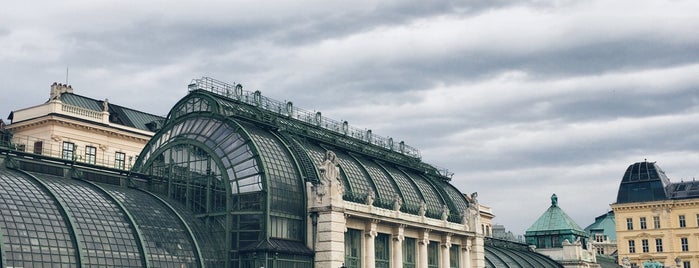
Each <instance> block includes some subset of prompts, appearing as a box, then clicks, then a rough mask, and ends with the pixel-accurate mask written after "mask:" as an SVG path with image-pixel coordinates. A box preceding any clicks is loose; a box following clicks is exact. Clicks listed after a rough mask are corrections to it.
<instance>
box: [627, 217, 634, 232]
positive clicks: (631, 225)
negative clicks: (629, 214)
mask: <svg viewBox="0 0 699 268" xmlns="http://www.w3.org/2000/svg"><path fill="white" fill-rule="evenodd" d="M626 230H633V219H632V218H626Z"/></svg>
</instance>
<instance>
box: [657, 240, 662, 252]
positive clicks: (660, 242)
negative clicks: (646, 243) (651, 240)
mask: <svg viewBox="0 0 699 268" xmlns="http://www.w3.org/2000/svg"><path fill="white" fill-rule="evenodd" d="M655 252H663V239H662V238H656V239H655Z"/></svg>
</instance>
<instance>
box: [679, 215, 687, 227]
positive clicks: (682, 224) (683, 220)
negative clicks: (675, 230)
mask: <svg viewBox="0 0 699 268" xmlns="http://www.w3.org/2000/svg"><path fill="white" fill-rule="evenodd" d="M684 227H687V222H686V221H685V219H684V215H680V228H684Z"/></svg>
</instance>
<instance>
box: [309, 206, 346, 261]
mask: <svg viewBox="0 0 699 268" xmlns="http://www.w3.org/2000/svg"><path fill="white" fill-rule="evenodd" d="M317 212H318V223H317V224H318V230H317V232H318V235H317V238H316V239H317V241H316V245H315V252H316V255H315V264H316V265H315V266H316V267H340V266H342V264H343V263H344V262H345V231H346V230H347V227H346V219H345V213H344V212H343V211H339V210H333V209H328V210H319V211H317Z"/></svg>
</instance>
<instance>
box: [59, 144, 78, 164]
mask: <svg viewBox="0 0 699 268" xmlns="http://www.w3.org/2000/svg"><path fill="white" fill-rule="evenodd" d="M74 152H75V143H72V142H67V141H64V142H63V150H62V153H61V158H63V159H66V160H73V157H74V156H75V155H74Z"/></svg>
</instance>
